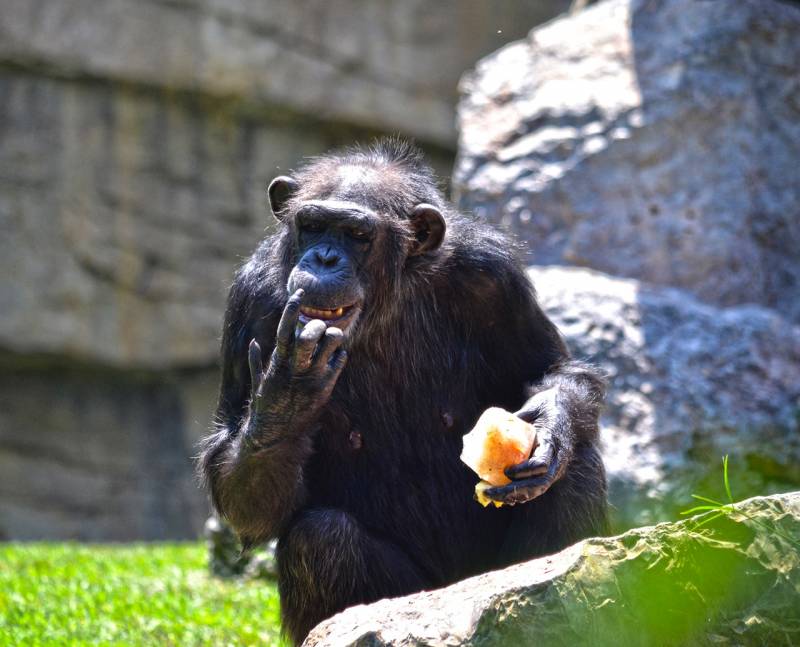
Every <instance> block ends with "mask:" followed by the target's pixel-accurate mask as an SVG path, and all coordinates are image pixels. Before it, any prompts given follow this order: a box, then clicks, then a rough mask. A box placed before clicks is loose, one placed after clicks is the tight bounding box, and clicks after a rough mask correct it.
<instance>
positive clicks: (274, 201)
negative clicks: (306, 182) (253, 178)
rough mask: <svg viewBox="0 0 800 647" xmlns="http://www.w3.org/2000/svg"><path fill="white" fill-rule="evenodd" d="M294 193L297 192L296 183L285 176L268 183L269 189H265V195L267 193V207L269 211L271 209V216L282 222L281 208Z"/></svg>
mask: <svg viewBox="0 0 800 647" xmlns="http://www.w3.org/2000/svg"><path fill="white" fill-rule="evenodd" d="M295 191H297V182H296V181H295V180H293V179H292V178H290V177H288V176H286V175H281V176H280V177H276V178H275V179H274V180H272V182H270V183H269V188H268V189H267V193H269V206H270V209H272V215H273V216H275V218H276V219H277V220H283V217H284V215H285V214H284V213H283V207H284V206H285V205H286V201H287V200H288V199H289V198H291V197H292V195H293V194H294V192H295Z"/></svg>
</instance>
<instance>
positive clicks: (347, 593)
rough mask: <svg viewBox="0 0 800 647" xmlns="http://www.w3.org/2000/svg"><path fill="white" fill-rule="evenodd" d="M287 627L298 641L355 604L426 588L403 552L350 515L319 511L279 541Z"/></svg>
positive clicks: (301, 518) (299, 518)
mask: <svg viewBox="0 0 800 647" xmlns="http://www.w3.org/2000/svg"><path fill="white" fill-rule="evenodd" d="M277 562H278V589H279V591H280V596H281V616H282V621H283V627H284V629H285V630H286V632H287V633H288V634H289V636H290V638H291V639H292V640H293V641H294V642H295V643H300V642H302V640H303V639H304V638H305V636H306V635H307V634H308V632H309V631H310V630H311V629H312V628H313V627H314V626H315V625H316V624H317V623H319V622H320V621H322V620H324V619H325V618H328V617H330V616H332V615H333V614H335V613H338V612H339V611H342V610H344V609H345V608H347V607H349V606H352V605H354V604H360V603H364V602H372V601H374V600H379V599H381V598H383V597H390V596H396V595H404V594H406V593H411V592H414V591H419V590H421V589H423V588H424V587H425V586H426V584H427V583H426V581H425V579H424V578H423V577H422V575H421V573H420V571H419V569H418V568H417V567H416V566H415V565H414V564H413V562H412V561H411V560H410V559H409V558H408V557H407V556H406V555H405V554H404V553H403V552H402V550H401V549H400V548H399V547H397V546H394V545H393V544H390V543H388V542H385V541H381V540H379V539H377V538H375V537H372V536H371V535H370V534H369V532H368V531H367V530H366V529H365V528H363V526H362V525H361V524H360V523H359V522H358V521H357V520H356V519H354V518H353V517H352V516H351V515H349V514H347V513H346V512H342V511H340V510H333V509H329V508H318V509H311V510H308V511H305V512H303V513H301V514H300V515H298V516H297V517H296V519H294V520H293V522H292V523H291V524H290V526H289V528H288V529H287V531H286V532H285V533H284V535H283V536H282V537H281V538H280V540H279V541H278V550H277Z"/></svg>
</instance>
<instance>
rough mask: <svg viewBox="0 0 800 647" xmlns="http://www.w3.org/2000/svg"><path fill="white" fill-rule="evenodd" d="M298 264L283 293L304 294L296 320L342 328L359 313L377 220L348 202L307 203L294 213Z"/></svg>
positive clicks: (378, 230) (377, 242)
mask: <svg viewBox="0 0 800 647" xmlns="http://www.w3.org/2000/svg"><path fill="white" fill-rule="evenodd" d="M294 232H295V245H296V250H297V264H296V265H295V266H294V268H293V269H292V271H291V274H290V275H289V282H288V286H287V287H288V293H289V294H293V293H294V292H295V291H296V290H298V289H299V288H303V289H304V290H305V298H304V299H303V305H302V306H301V308H300V322H301V323H303V324H305V323H307V322H308V321H310V320H311V319H321V320H322V321H324V322H325V324H327V325H328V326H336V327H337V328H341V329H342V330H345V329H347V328H348V327H349V326H350V325H351V324H353V323H354V322H355V320H356V319H357V318H358V315H359V313H360V312H361V309H362V305H363V303H364V298H365V296H366V286H365V283H366V279H367V277H366V275H365V273H364V269H365V268H366V267H367V265H368V263H367V261H368V259H369V257H370V255H371V253H372V251H373V248H375V247H376V246H377V245H378V244H379V241H378V240H377V239H378V236H379V233H380V220H379V218H378V216H376V215H375V214H374V213H372V212H371V211H370V210H368V209H366V208H364V207H362V206H361V205H358V204H355V203H353V202H348V201H338V200H310V201H307V202H303V203H301V204H300V206H299V207H298V208H297V210H296V211H295V214H294Z"/></svg>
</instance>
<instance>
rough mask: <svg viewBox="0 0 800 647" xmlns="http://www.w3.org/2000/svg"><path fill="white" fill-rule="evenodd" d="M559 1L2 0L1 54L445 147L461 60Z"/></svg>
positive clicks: (451, 133) (468, 60)
mask: <svg viewBox="0 0 800 647" xmlns="http://www.w3.org/2000/svg"><path fill="white" fill-rule="evenodd" d="M567 6H569V0H544V1H538V2H535V3H530V2H504V3H500V4H489V3H486V2H484V1H483V0H461V1H458V2H457V1H455V0H448V1H446V2H436V3H431V2H425V1H424V0H412V1H410V2H409V1H408V0H392V1H390V2H382V3H364V2H361V1H359V0H343V1H340V2H335V3H334V2H326V1H325V0H302V1H300V2H298V1H296V0H270V1H269V2H264V1H262V0H234V1H233V2H230V1H228V0H111V1H109V2H102V3H100V4H98V3H97V2H95V1H94V0H62V1H60V2H56V3H54V2H50V1H49V0H3V1H2V3H0V7H1V8H2V11H0V60H6V61H13V62H14V63H15V64H18V65H24V66H38V67H44V68H47V69H48V70H49V71H53V70H54V71H56V72H57V73H58V74H60V75H65V76H70V77H72V76H76V75H77V76H89V77H92V78H101V79H116V80H120V81H126V82H129V83H134V84H142V85H154V86H159V87H161V86H168V87H170V88H172V89H174V90H189V91H193V92H195V91H200V92H203V93H204V94H211V95H215V96H221V97H226V98H234V99H236V100H239V101H244V102H249V103H252V104H256V105H258V104H261V105H262V106H266V105H272V106H279V107H281V108H283V109H289V110H294V111H297V112H300V113H305V114H314V115H316V116H318V117H319V118H321V119H324V120H326V121H331V120H333V121H341V122H346V123H350V124H357V125H360V126H367V127H371V128H377V129H378V130H381V131H400V132H405V133H408V134H412V135H415V136H418V137H420V138H421V139H423V140H426V141H437V142H439V143H441V144H444V145H445V146H447V147H450V146H451V144H452V141H453V139H454V138H455V127H454V123H453V114H452V111H453V104H454V101H455V97H456V82H457V80H458V77H459V76H460V75H461V73H462V72H463V70H464V69H466V68H467V67H468V66H469V65H471V64H473V63H474V62H475V60H476V59H477V58H478V57H479V56H481V55H483V54H486V53H487V52H490V51H492V50H493V49H495V48H497V47H498V46H499V45H501V44H503V43H505V42H508V41H509V40H511V39H514V38H519V37H520V36H522V35H523V34H524V33H525V31H526V30H527V29H530V27H531V26H532V25H536V24H539V23H540V22H542V21H543V20H546V19H547V18H550V17H552V16H554V15H555V14H556V13H558V12H559V11H563V10H564V9H565V8H566V7H567ZM434 61H435V64H432V63H433V62H434Z"/></svg>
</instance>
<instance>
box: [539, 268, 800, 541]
mask: <svg viewBox="0 0 800 647" xmlns="http://www.w3.org/2000/svg"><path fill="white" fill-rule="evenodd" d="M529 275H530V277H531V280H532V281H533V283H534V285H535V286H536V289H537V293H538V296H539V300H540V302H541V304H542V307H543V308H544V310H545V312H547V314H548V315H549V316H550V317H551V318H552V319H553V321H554V322H555V323H556V325H557V326H558V328H559V329H560V330H561V332H562V334H563V335H564V337H565V338H566V340H567V343H568V345H569V347H570V349H571V351H572V353H573V354H574V355H575V356H576V357H578V358H581V359H586V360H588V361H591V362H594V363H596V364H598V365H599V366H600V367H602V368H603V369H604V370H605V371H606V373H607V374H608V375H609V377H610V388H609V392H608V397H607V407H606V411H605V413H604V415H603V418H602V426H603V429H602V436H603V446H604V450H603V452H604V460H605V462H606V467H607V469H608V472H609V479H610V485H611V497H610V498H611V503H612V504H613V513H614V515H615V517H616V526H617V527H618V528H628V527H631V526H635V525H642V524H643V523H652V522H654V521H660V520H665V519H672V518H675V515H676V514H677V513H678V511H679V510H682V509H685V508H686V504H687V503H688V502H689V501H690V500H691V499H690V494H691V493H692V492H696V491H702V492H703V493H709V492H712V493H714V494H715V495H716V496H718V497H723V498H724V492H723V491H722V489H721V487H722V480H721V467H720V459H721V457H722V456H723V455H724V454H730V456H731V474H732V476H733V487H734V491H735V493H737V496H738V497H740V498H741V497H743V496H750V495H754V494H758V493H761V494H764V493H768V492H774V491H780V490H785V489H787V488H792V489H798V488H800V470H799V469H798V467H797V466H798V465H800V326H797V325H793V324H792V323H791V322H789V321H787V320H786V319H785V318H783V317H781V316H780V315H779V314H777V313H775V312H774V311H771V310H769V309H767V308H763V307H760V306H755V305H750V306H737V307H732V308H717V307H713V306H709V305H705V304H702V303H700V302H699V301H697V300H696V299H695V298H694V297H692V296H691V295H690V294H688V293H687V292H685V291H682V290H677V289H670V288H660V287H653V286H647V285H645V284H643V283H640V282H638V281H635V280H633V279H620V278H613V277H609V276H606V275H603V274H601V273H599V272H595V271H592V270H585V269H579V268H560V267H533V268H531V269H530V271H529Z"/></svg>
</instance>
